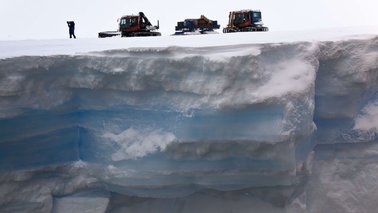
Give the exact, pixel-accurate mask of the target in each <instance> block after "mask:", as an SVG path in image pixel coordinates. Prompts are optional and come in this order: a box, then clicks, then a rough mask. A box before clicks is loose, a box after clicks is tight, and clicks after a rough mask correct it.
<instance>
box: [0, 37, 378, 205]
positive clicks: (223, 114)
mask: <svg viewBox="0 0 378 213" xmlns="http://www.w3.org/2000/svg"><path fill="white" fill-rule="evenodd" d="M377 129H378V37H374V36H370V37H364V38H363V39H361V38H359V39H347V40H340V41H312V42H286V43H269V44H244V45H242V44H239V45H224V46H212V47H177V46H171V47H154V48H148V47H145V48H128V49H118V50H107V51H97V52H89V53H80V54H75V55H66V54H63V55H47V56H18V57H8V58H3V59H0V171H1V172H0V197H1V198H2V199H1V200H0V209H2V210H3V211H6V212H12V211H13V212H22V211H25V212H33V211H34V212H51V211H52V212H75V211H76V212H84V211H88V212H105V211H107V212H138V211H139V212H151V211H152V209H153V210H154V211H156V212H193V211H194V210H195V209H197V210H196V211H195V212H229V211H234V212H250V210H251V209H254V208H255V209H260V212H285V211H286V212H319V211H320V212H322V211H323V210H325V211H327V210H328V211H329V210H330V209H333V210H337V211H338V210H340V212H348V211H349V212H353V205H351V207H345V208H344V203H348V202H345V201H343V200H342V199H341V201H339V200H337V199H339V197H338V196H337V195H343V191H342V190H343V189H344V190H346V188H345V187H339V188H337V187H335V189H333V190H334V191H332V193H335V195H334V197H332V198H334V200H332V199H331V198H329V199H330V200H331V201H329V203H326V204H328V205H326V204H324V203H325V202H326V201H327V199H328V198H327V199H326V198H325V197H324V196H326V195H327V196H329V195H330V194H329V193H331V192H330V191H328V190H331V188H332V187H331V186H334V185H333V184H332V181H333V180H332V178H335V176H337V177H340V176H339V173H338V172H340V167H341V168H344V169H345V170H346V171H345V174H346V175H350V176H352V177H351V178H349V177H348V178H349V179H347V180H348V181H349V183H353V181H354V180H355V179H354V178H353V177H354V176H353V175H358V171H356V173H353V172H351V171H350V170H348V166H345V165H344V164H343V163H345V162H346V161H352V163H350V164H352V166H351V167H350V168H349V169H352V170H353V169H354V168H356V165H354V164H353V163H355V164H359V163H361V162H365V163H366V162H367V161H368V162H370V164H369V163H368V164H369V165H371V166H372V168H376V167H377V165H378V164H377V165H376V164H375V162H376V163H378V161H377V159H378V154H377V153H378V152H377V151H378V149H377V148H376V145H375V142H377ZM357 150H359V151H357ZM335 159H336V160H335ZM353 159H354V160H353ZM335 161H337V162H335ZM350 164H347V165H350ZM340 165H344V166H340ZM345 167H346V168H345ZM357 167H358V166H357ZM359 168H360V169H361V170H360V171H363V172H364V174H365V176H362V177H363V178H365V180H364V181H365V182H366V183H363V184H367V182H369V181H370V184H371V185H374V184H376V183H378V180H377V179H376V178H373V177H374V176H375V174H376V173H374V172H372V170H371V169H372V168H366V167H359ZM364 168H365V169H366V170H364ZM341 170H342V169H341ZM335 171H336V172H335ZM336 174H337V175H336ZM323 175H324V176H323ZM341 178H342V175H341ZM356 179H357V178H356ZM366 179H367V180H366ZM340 182H342V180H340ZM327 184H328V185H327ZM352 185H353V184H352ZM327 187H328V188H327ZM315 188H316V190H315ZM375 188H376V187H375ZM348 189H350V190H352V191H354V193H357V192H356V189H354V187H353V186H351V187H349V188H348ZM364 189H365V194H369V192H370V193H371V194H374V193H373V191H371V190H372V189H371V187H369V186H366V187H364ZM337 190H339V191H337ZM369 190H370V191H369ZM346 191H347V190H346ZM357 191H358V187H357ZM345 194H347V192H345ZM361 194H362V195H359V196H358V195H356V196H353V198H354V199H357V200H358V199H361V200H362V199H363V197H364V193H361ZM322 196H323V197H322ZM345 196H348V195H345ZM231 197H232V198H231ZM375 197H376V195H375ZM234 199H236V200H237V201H235V200H234ZM370 199H373V198H370ZM327 202H328V201H327ZM338 202H341V203H342V204H339V203H338ZM343 202H344V203H343ZM138 203H139V204H140V203H143V205H138ZM209 203H213V204H214V205H216V206H217V205H220V206H221V205H223V207H222V208H220V207H219V209H217V208H216V207H214V206H212V205H209ZM216 203H218V204H216ZM206 204H207V205H206ZM369 205H370V206H369ZM369 205H367V206H366V209H370V208H372V206H374V205H376V204H374V202H371V203H369ZM322 208H323V209H322ZM366 212H368V210H366Z"/></svg>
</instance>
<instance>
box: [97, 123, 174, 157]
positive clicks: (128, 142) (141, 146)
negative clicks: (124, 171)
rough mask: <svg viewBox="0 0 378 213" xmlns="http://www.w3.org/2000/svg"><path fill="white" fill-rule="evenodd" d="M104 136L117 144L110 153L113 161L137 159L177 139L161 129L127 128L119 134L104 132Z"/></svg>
mask: <svg viewBox="0 0 378 213" xmlns="http://www.w3.org/2000/svg"><path fill="white" fill-rule="evenodd" d="M103 137H104V138H106V139H109V140H110V141H114V142H116V143H117V144H118V145H119V150H118V151H117V152H116V153H114V154H113V155H112V160H113V161H121V160H129V159H137V158H141V157H144V156H146V155H148V154H152V153H154V152H157V151H164V150H165V148H166V147H167V146H168V145H169V144H171V143H173V142H175V141H176V140H177V139H176V137H175V135H174V134H172V133H169V132H164V131H162V130H137V129H134V128H129V129H127V130H125V131H123V132H121V133H119V134H113V133H105V134H104V135H103Z"/></svg>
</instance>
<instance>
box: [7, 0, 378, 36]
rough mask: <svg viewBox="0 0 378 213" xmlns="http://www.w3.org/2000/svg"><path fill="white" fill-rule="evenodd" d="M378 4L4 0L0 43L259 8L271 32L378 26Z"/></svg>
mask: <svg viewBox="0 0 378 213" xmlns="http://www.w3.org/2000/svg"><path fill="white" fill-rule="evenodd" d="M377 8H378V0H260V1H258V0H256V1H251V0H211V1H210V0H187V1H182V0H181V1H180V0H160V1H156V0H155V1H153V0H134V1H131V0H64V1H63V0H0V26H1V28H0V40H15V39H16V40H18V39H56V38H67V37H68V27H67V25H66V21H67V20H73V21H75V23H76V32H75V34H76V35H77V36H78V38H91V37H92V38H94V37H97V33H98V32H99V31H107V30H116V29H117V19H118V18H119V17H120V16H122V15H127V14H137V13H138V12H139V11H143V12H144V13H145V14H146V16H147V17H148V18H149V20H150V21H151V22H152V23H153V24H156V22H157V20H158V19H159V20H160V31H161V32H162V34H163V35H169V34H172V33H174V27H175V25H176V23H177V21H182V20H184V19H185V18H198V17H199V16H200V15H201V14H203V15H206V16H207V17H208V18H209V19H213V20H218V22H219V23H220V24H221V27H224V26H225V25H226V24H227V19H228V13H229V11H232V10H240V9H260V10H261V11H262V14H263V21H264V23H265V25H266V26H268V27H269V28H270V30H271V31H286V30H288V31H292V30H307V29H327V28H336V27H346V26H377V25H378V12H377Z"/></svg>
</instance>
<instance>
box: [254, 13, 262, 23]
mask: <svg viewBox="0 0 378 213" xmlns="http://www.w3.org/2000/svg"><path fill="white" fill-rule="evenodd" d="M252 19H253V22H259V21H261V12H254V11H253V12H252Z"/></svg>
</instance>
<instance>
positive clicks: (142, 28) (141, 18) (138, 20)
mask: <svg viewBox="0 0 378 213" xmlns="http://www.w3.org/2000/svg"><path fill="white" fill-rule="evenodd" d="M158 29H159V21H158V24H157V26H153V25H152V24H151V22H150V21H149V20H148V19H147V17H146V16H145V15H144V13H143V12H139V15H126V16H122V17H121V18H120V19H119V27H118V31H105V32H100V33H98V37H99V38H106V37H112V36H119V35H121V36H122V37H134V36H161V33H160V32H157V30H158Z"/></svg>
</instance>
